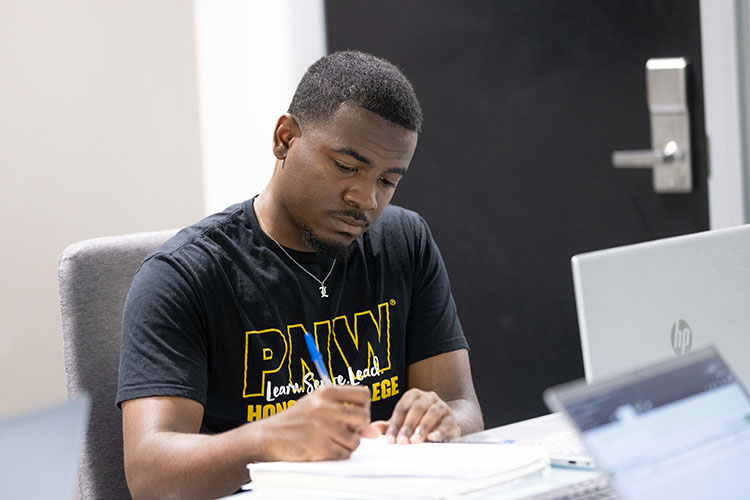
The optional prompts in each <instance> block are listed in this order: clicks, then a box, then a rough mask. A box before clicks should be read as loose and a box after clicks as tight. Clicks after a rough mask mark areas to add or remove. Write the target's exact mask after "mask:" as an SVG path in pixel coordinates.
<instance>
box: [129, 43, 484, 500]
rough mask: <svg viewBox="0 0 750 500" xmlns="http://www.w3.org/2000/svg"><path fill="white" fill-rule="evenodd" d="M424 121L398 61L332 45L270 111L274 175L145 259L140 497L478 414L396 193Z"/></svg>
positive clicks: (239, 479)
mask: <svg viewBox="0 0 750 500" xmlns="http://www.w3.org/2000/svg"><path fill="white" fill-rule="evenodd" d="M421 120H422V114H421V109H420V106H419V102H418V101H417V98H416V95H415V93H414V90H413V88H412V86H411V84H410V83H409V81H408V80H407V79H406V77H404V75H403V74H401V72H400V71H399V70H398V69H397V68H396V67H394V66H393V65H391V64H390V63H388V62H386V61H384V60H381V59H378V58H375V57H373V56H370V55H367V54H363V53H359V52H340V53H335V54H332V55H330V56H327V57H324V58H322V59H320V60H319V61H317V62H316V63H315V64H313V65H312V66H311V67H310V68H309V69H308V71H307V73H306V74H305V76H304V77H303V78H302V80H301V82H300V84H299V86H298V88H297V91H296V92H295V95H294V98H293V100H292V103H291V105H290V107H289V111H288V113H287V114H285V115H283V116H281V117H280V118H279V120H278V122H277V124H276V128H275V129H274V137H273V154H274V155H275V157H276V164H275V167H274V172H273V176H272V178H271V180H270V182H269V184H268V186H267V187H266V188H265V189H264V190H263V192H262V193H261V194H260V195H258V196H257V197H256V198H254V199H251V200H248V201H246V202H244V203H241V204H238V205H235V206H233V207H230V208H228V209H227V210H226V211H224V212H222V213H220V214H216V215H213V216H210V217H208V218H207V219H205V220H203V221H201V222H199V223H198V224H196V225H194V226H192V227H189V228H186V229H184V230H183V231H181V232H180V233H179V234H178V235H177V236H175V237H174V238H172V239H171V240H170V241H168V242H167V243H166V244H165V245H164V246H163V247H161V248H160V249H159V250H158V251H157V252H155V253H154V254H152V255H151V256H149V257H148V258H147V259H146V260H145V261H144V263H143V265H142V266H141V268H140V269H139V271H138V273H137V274H136V276H135V278H134V280H133V284H132V287H131V290H130V293H129V295H128V300H127V303H126V306H125V313H124V319H123V345H122V354H121V362H120V384H119V390H118V395H117V402H118V404H121V407H122V412H123V430H124V450H125V469H126V476H127V479H128V485H129V488H130V490H131V492H132V494H133V496H134V497H135V498H151V497H154V498H168V497H175V498H211V497H218V496H222V495H227V494H230V493H232V492H234V491H236V490H237V489H238V488H239V487H240V486H241V485H242V484H243V483H245V482H247V478H248V475H247V470H246V468H245V465H246V464H247V463H250V462H253V461H269V460H323V459H338V458H346V457H348V456H349V454H350V453H351V452H352V451H353V450H354V449H356V447H357V446H358V444H359V440H360V438H361V437H374V436H377V435H379V434H382V433H384V434H386V436H387V439H388V441H390V442H392V443H401V444H407V443H418V442H422V441H425V440H429V441H440V440H443V439H448V438H452V437H456V436H458V435H460V434H466V433H470V432H475V431H478V430H480V429H481V428H482V426H483V424H482V417H481V412H480V409H479V404H478V402H477V399H476V395H475V393H474V387H473V383H472V380H471V372H470V368H469V358H468V354H467V344H466V340H465V338H464V335H463V332H462V330H461V326H460V323H459V321H458V317H457V314H456V308H455V304H454V302H453V297H452V296H451V293H450V287H449V283H448V278H447V274H446V271H445V267H444V265H443V261H442V258H441V257H440V254H439V252H438V249H437V247H436V246H435V243H434V241H433V240H432V237H431V235H430V232H429V229H428V228H427V225H426V224H425V222H424V221H423V220H422V219H421V218H420V217H419V216H418V215H417V214H415V213H413V212H409V211H407V210H404V209H400V208H397V207H393V206H390V207H389V206H388V204H389V202H390V200H391V198H392V196H393V194H394V191H395V189H396V186H397V185H398V183H399V181H400V180H401V179H402V178H403V176H404V174H406V171H407V168H408V166H409V162H410V161H411V158H412V155H413V153H414V149H415V147H416V144H417V136H418V133H419V130H420V127H421ZM305 331H308V332H310V334H311V335H312V336H313V338H314V340H315V343H316V345H317V347H318V348H319V349H320V351H321V352H322V355H323V362H324V364H325V366H326V368H327V370H328V372H329V373H330V376H331V379H332V382H333V383H332V384H322V381H321V378H320V374H319V373H318V372H317V371H316V370H315V368H314V367H313V366H314V365H313V362H312V358H311V356H310V353H309V352H308V351H307V349H306V347H305V341H304V332H305Z"/></svg>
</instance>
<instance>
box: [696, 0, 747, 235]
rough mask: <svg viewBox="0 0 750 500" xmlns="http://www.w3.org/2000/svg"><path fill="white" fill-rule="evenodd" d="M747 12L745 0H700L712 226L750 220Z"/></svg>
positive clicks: (717, 226)
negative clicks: (749, 197)
mask: <svg viewBox="0 0 750 500" xmlns="http://www.w3.org/2000/svg"><path fill="white" fill-rule="evenodd" d="M749 13H750V1H749V0H700V16H701V47H702V57H703V86H704V90H703V91H704V96H703V97H704V106H705V110H704V111H705V117H706V118H705V120H706V122H705V123H706V135H707V136H708V162H709V176H708V202H709V220H710V227H711V229H719V228H722V227H730V226H736V225H740V224H746V223H748V222H749V221H750V216H749V213H748V209H749V208H750V207H749V205H750V202H749V200H748V196H749V195H750V159H749V157H750V130H748V115H749V114H750V102H749V101H750V95H749V94H750V92H748V90H747V89H748V86H750V75H749V73H750V34H748V31H749V30H750V14H749Z"/></svg>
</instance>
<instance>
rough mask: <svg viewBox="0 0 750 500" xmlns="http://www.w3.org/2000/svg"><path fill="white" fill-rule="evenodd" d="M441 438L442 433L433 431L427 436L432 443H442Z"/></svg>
mask: <svg viewBox="0 0 750 500" xmlns="http://www.w3.org/2000/svg"><path fill="white" fill-rule="evenodd" d="M441 438H442V436H441V435H440V431H432V432H430V433H429V434H428V435H427V439H429V440H430V441H440V439H441Z"/></svg>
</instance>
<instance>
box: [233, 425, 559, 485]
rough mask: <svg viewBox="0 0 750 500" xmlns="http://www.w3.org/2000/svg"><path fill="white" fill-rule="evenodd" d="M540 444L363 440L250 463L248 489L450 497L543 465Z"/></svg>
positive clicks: (515, 476) (547, 463)
mask: <svg viewBox="0 0 750 500" xmlns="http://www.w3.org/2000/svg"><path fill="white" fill-rule="evenodd" d="M548 465H549V459H548V457H547V455H546V453H545V452H544V450H543V449H541V448H532V447H519V446H512V445H508V446H486V445H482V444H464V443H422V444H412V445H398V444H387V443H386V442H385V439H384V438H382V437H381V438H378V439H363V440H362V441H361V443H360V445H359V448H357V449H356V450H355V451H354V453H352V455H351V457H350V458H349V459H347V460H330V461H322V462H267V463H256V464H249V465H248V466H247V467H248V469H249V471H250V479H251V481H252V482H251V483H249V489H263V488H283V489H284V490H286V491H289V490H294V489H297V490H300V491H304V492H314V491H317V492H319V493H320V492H325V495H327V496H332V497H337V496H344V497H346V498H398V497H402V498H449V497H456V496H459V495H462V494H469V493H471V492H475V491H478V490H482V489H485V488H489V487H491V486H495V485H498V484H501V483H503V482H506V481H510V480H512V479H516V478H518V477H522V476H524V475H526V474H530V473H532V472H536V471H539V470H542V469H544V468H545V467H547V466H548Z"/></svg>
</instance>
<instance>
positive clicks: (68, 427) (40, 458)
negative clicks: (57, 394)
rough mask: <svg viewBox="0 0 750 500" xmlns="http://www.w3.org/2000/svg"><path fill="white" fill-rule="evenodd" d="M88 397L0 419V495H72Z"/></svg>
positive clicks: (21, 497) (67, 499)
mask: <svg viewBox="0 0 750 500" xmlns="http://www.w3.org/2000/svg"><path fill="white" fill-rule="evenodd" d="M89 407H90V401H89V398H88V396H86V395H79V396H76V397H75V398H73V399H72V400H71V401H67V402H65V403H62V404H58V405H55V406H52V407H49V408H45V409H43V410H37V411H34V412H31V413H27V414H24V415H19V416H16V417H12V418H9V419H5V420H0V498H13V499H38V498H45V499H65V500H70V499H71V498H73V493H74V491H75V490H74V485H75V478H76V471H77V468H78V457H79V454H80V451H81V447H82V444H83V435H84V431H85V429H86V425H87V423H88V416H89Z"/></svg>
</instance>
